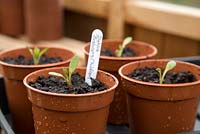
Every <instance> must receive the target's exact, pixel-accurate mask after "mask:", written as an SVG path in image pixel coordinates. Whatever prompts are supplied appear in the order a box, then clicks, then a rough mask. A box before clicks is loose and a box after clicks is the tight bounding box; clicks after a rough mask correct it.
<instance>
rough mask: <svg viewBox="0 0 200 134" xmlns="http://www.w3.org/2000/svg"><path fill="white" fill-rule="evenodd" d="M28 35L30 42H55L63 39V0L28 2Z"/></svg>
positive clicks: (26, 2) (26, 6)
mask: <svg viewBox="0 0 200 134" xmlns="http://www.w3.org/2000/svg"><path fill="white" fill-rule="evenodd" d="M25 11H26V12H25V19H26V33H27V36H28V38H29V39H30V40H32V41H39V40H55V39H59V38H61V37H62V29H63V28H62V20H63V19H62V18H63V13H62V4H61V0H26V1H25Z"/></svg>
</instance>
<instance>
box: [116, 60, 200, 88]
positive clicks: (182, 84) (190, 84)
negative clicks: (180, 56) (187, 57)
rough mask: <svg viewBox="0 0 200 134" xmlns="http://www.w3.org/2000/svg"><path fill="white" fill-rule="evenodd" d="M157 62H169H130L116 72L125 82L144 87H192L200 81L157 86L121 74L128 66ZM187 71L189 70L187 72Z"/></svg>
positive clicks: (156, 84) (157, 84)
mask: <svg viewBox="0 0 200 134" xmlns="http://www.w3.org/2000/svg"><path fill="white" fill-rule="evenodd" d="M159 61H166V62H167V61H169V60H167V59H151V60H143V61H135V62H130V63H128V64H125V65H123V66H121V67H120V69H119V70H118V73H119V75H120V76H121V77H122V78H124V79H126V80H127V81H130V82H133V83H137V84H141V85H146V86H156V87H185V86H192V85H196V84H200V79H199V80H197V81H194V82H188V83H179V84H159V83H151V82H144V81H140V80H136V79H133V78H129V77H128V76H126V75H124V74H123V73H122V71H123V69H125V68H126V67H128V66H131V65H133V64H142V63H144V62H159ZM176 62H177V63H181V64H187V65H189V66H191V67H195V68H199V69H200V67H199V66H197V65H194V64H191V63H187V62H183V61H176ZM188 71H189V70H188Z"/></svg>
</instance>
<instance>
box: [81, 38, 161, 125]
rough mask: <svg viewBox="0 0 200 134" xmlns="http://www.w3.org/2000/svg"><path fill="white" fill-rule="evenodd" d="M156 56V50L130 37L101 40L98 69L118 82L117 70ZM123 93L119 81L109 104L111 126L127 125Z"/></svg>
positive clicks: (86, 49)
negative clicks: (133, 62) (128, 64)
mask: <svg viewBox="0 0 200 134" xmlns="http://www.w3.org/2000/svg"><path fill="white" fill-rule="evenodd" d="M89 46H90V43H87V44H86V45H85V46H84V53H85V58H86V59H87V58H88V55H89V53H88V52H89ZM156 54H157V49H156V48H155V47H154V46H153V45H150V44H148V43H145V42H140V41H132V38H131V37H127V38H125V39H124V40H123V41H122V40H111V39H107V40H103V43H102V51H101V56H100V62H99V69H101V70H104V71H107V72H109V73H111V74H113V75H114V76H116V77H117V78H118V79H119V80H120V76H119V74H118V69H119V68H120V67H121V66H122V65H124V64H126V63H129V62H131V61H137V60H144V59H148V58H152V57H153V56H155V55H156ZM126 109H127V108H126V98H125V92H124V91H123V90H122V87H121V81H119V85H118V87H117V88H116V91H115V97H114V100H113V102H112V103H111V108H110V112H109V117H108V122H109V123H112V124H128V119H127V118H128V117H127V110H126Z"/></svg>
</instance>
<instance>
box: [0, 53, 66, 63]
mask: <svg viewBox="0 0 200 134" xmlns="http://www.w3.org/2000/svg"><path fill="white" fill-rule="evenodd" d="M1 60H2V61H3V62H6V63H9V64H15V65H34V62H33V58H30V59H27V58H25V56H24V55H18V56H17V57H16V58H13V57H3V58H2V59H1ZM61 61H63V60H62V59H61V58H60V57H51V56H47V55H42V56H41V58H40V61H39V64H50V63H57V62H61Z"/></svg>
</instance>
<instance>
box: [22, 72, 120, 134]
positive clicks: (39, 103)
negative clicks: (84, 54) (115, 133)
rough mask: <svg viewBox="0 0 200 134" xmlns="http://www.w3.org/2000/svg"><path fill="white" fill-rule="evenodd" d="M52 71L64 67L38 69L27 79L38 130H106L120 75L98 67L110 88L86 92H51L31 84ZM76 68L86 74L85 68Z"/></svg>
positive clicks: (68, 133)
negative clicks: (116, 76) (110, 106)
mask: <svg viewBox="0 0 200 134" xmlns="http://www.w3.org/2000/svg"><path fill="white" fill-rule="evenodd" d="M49 71H51V72H52V71H53V72H60V73H61V68H49V69H43V70H40V71H36V72H33V73H31V74H29V75H28V76H27V77H26V78H25V79H24V84H25V86H26V87H27V90H28V98H29V100H30V101H31V103H32V108H33V115H34V124H35V131H36V134H43V133H48V134H73V133H74V134H105V131H106V122H107V116H108V112H109V105H110V103H111V102H112V100H113V96H114V89H115V88H116V86H117V85H118V81H117V79H116V78H115V77H114V76H112V75H110V74H108V73H106V72H103V71H98V74H97V79H98V80H100V81H101V82H103V83H105V84H106V86H107V87H108V89H107V90H105V91H101V92H96V93H87V94H57V93H49V92H44V91H41V90H38V89H35V88H32V87H30V86H29V85H28V83H29V82H30V81H35V80H36V79H37V77H38V76H39V75H41V74H42V75H43V76H48V72H49ZM76 72H79V73H80V74H81V75H82V76H84V75H85V68H77V69H76Z"/></svg>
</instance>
